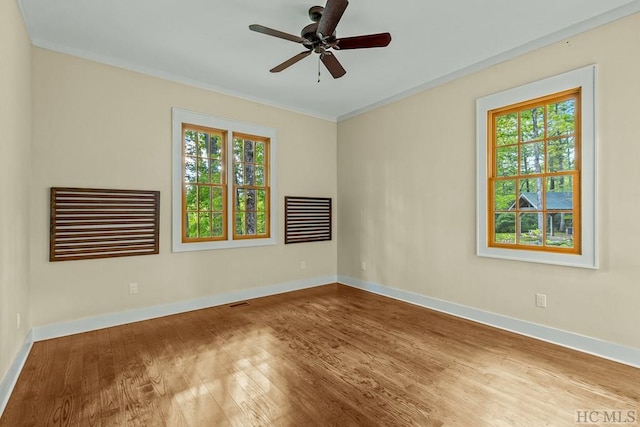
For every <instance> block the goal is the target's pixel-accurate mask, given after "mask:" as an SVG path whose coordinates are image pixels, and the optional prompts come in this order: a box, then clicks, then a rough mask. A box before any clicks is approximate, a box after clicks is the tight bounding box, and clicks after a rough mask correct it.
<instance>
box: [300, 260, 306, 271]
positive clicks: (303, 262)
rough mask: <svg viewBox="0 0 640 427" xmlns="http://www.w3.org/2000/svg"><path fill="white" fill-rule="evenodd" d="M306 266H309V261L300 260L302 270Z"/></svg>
mask: <svg viewBox="0 0 640 427" xmlns="http://www.w3.org/2000/svg"><path fill="white" fill-rule="evenodd" d="M305 268H307V262H306V261H300V270H304V269H305Z"/></svg>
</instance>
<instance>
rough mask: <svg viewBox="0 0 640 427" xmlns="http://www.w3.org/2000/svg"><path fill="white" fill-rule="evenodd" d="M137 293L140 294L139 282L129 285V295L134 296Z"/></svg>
mask: <svg viewBox="0 0 640 427" xmlns="http://www.w3.org/2000/svg"><path fill="white" fill-rule="evenodd" d="M137 293H138V283H137V282H132V283H129V295H133V294H137Z"/></svg>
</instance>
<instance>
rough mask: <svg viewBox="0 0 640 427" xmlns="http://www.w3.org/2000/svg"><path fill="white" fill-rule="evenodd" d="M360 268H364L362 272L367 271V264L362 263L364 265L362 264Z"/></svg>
mask: <svg viewBox="0 0 640 427" xmlns="http://www.w3.org/2000/svg"><path fill="white" fill-rule="evenodd" d="M360 268H362V271H365V270H366V269H367V262H366V261H362V264H360Z"/></svg>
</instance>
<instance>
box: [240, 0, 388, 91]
mask: <svg viewBox="0 0 640 427" xmlns="http://www.w3.org/2000/svg"><path fill="white" fill-rule="evenodd" d="M348 5H349V2H348V1H347V0H327V4H326V5H325V7H322V6H312V7H311V8H310V9H309V18H310V19H311V21H312V23H311V24H309V25H307V26H306V27H304V28H303V29H302V31H301V32H300V36H295V35H293V34H288V33H284V32H282V31H278V30H274V29H272V28H268V27H265V26H263V25H259V24H252V25H249V29H250V30H251V31H255V32H257V33H262V34H266V35H269V36H273V37H278V38H281V39H284V40H289V41H292V42H295V43H300V44H302V45H303V46H304V47H305V48H307V50H306V51H304V52H300V53H299V54H297V55H295V56H293V57H291V58H289V59H287V60H286V61H284V62H283V63H281V64H279V65H276V66H275V67H273V68H272V69H271V70H269V71H271V72H272V73H279V72H280V71H283V70H285V69H287V68H289V67H290V66H292V65H293V64H295V63H296V62H298V61H300V60H302V59H304V58H306V57H307V56H309V55H311V53H317V54H318V55H319V58H320V61H321V62H322V63H323V64H324V66H325V67H326V68H327V70H328V71H329V73H330V74H331V75H332V76H333V78H335V79H337V78H340V77H342V76H344V75H345V74H346V72H347V71H346V70H345V69H344V67H343V66H342V65H341V64H340V61H338V58H336V56H335V55H334V54H333V52H332V51H333V50H348V49H368V48H372V47H385V46H388V45H389V43H391V34H389V33H379V34H367V35H362V36H354V37H345V38H338V37H337V36H336V31H335V30H336V27H337V26H338V22H340V19H341V18H342V15H343V14H344V11H345V10H346V8H347V6H348Z"/></svg>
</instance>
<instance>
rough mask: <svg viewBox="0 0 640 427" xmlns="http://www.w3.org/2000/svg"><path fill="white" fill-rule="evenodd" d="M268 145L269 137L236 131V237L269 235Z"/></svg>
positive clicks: (234, 183)
mask: <svg viewBox="0 0 640 427" xmlns="http://www.w3.org/2000/svg"><path fill="white" fill-rule="evenodd" d="M268 149H269V140H268V139H265V138H260V137H256V136H251V135H241V134H234V137H233V155H232V158H233V221H234V226H233V236H234V239H246V238H256V237H269V229H270V227H269V199H270V195H269V176H268V155H267V153H268Z"/></svg>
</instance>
